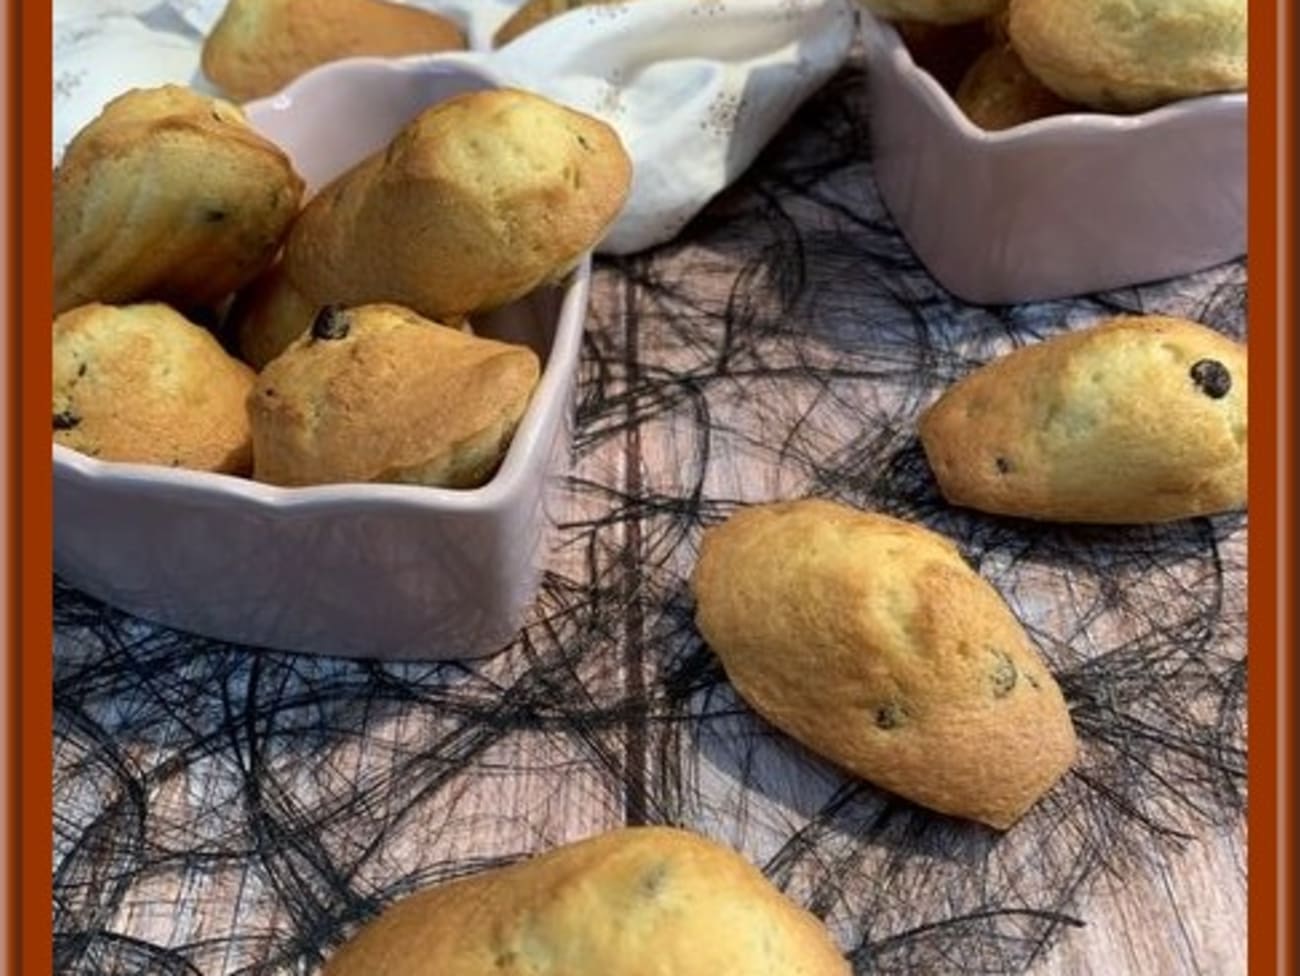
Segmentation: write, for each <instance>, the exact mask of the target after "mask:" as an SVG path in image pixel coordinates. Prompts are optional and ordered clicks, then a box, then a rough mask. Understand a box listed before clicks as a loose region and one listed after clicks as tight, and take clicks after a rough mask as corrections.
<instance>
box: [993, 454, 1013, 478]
mask: <svg viewBox="0 0 1300 976" xmlns="http://www.w3.org/2000/svg"><path fill="white" fill-rule="evenodd" d="M994 463H995V464H996V465H997V468H998V474H1010V473H1011V462H1010V461H1008V460H1007V459H1006V458H1004V457H1000V458H998V459H997V460H996V461H995V462H994Z"/></svg>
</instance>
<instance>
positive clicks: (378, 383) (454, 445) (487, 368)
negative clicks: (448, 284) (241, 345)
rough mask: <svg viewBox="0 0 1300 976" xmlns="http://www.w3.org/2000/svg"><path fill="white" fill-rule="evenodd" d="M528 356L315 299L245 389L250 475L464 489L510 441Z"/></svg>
mask: <svg viewBox="0 0 1300 976" xmlns="http://www.w3.org/2000/svg"><path fill="white" fill-rule="evenodd" d="M539 374H540V364H539V361H538V358H537V355H536V354H535V353H534V352H533V351H532V350H531V349H528V348H525V347H524V346H516V345H511V344H509V343H504V342H496V341H494V340H491V339H482V338H478V337H475V336H472V335H466V334H465V333H463V332H461V331H459V330H457V329H452V328H448V327H446V326H443V325H439V324H437V323H435V322H430V321H427V320H426V319H423V318H421V317H420V316H418V315H416V314H415V313H414V312H411V311H410V310H408V309H405V308H400V307H398V306H395V305H367V306H361V307H358V308H351V309H342V308H338V307H333V306H327V307H325V308H323V309H322V310H321V311H320V312H319V313H318V314H317V315H316V318H315V320H314V322H313V323H312V325H311V329H310V331H309V332H307V333H306V334H304V335H302V336H300V337H299V338H298V339H296V340H295V341H294V342H293V343H292V344H291V345H290V346H289V348H288V349H286V350H285V351H284V352H283V353H281V354H280V355H279V356H278V357H276V358H275V359H274V360H273V361H272V362H271V363H270V364H269V365H268V366H267V367H266V368H265V369H264V370H263V371H262V372H261V374H260V375H259V376H258V379H257V386H256V388H255V389H254V390H253V393H252V395H251V396H250V398H249V411H250V415H251V420H252V429H253V456H254V477H255V478H256V479H257V480H259V481H265V482H269V483H272V484H277V485H313V484H329V483H339V482H403V483H408V484H423V485H433V486H439V487H447V488H473V487H477V486H478V485H481V484H483V483H484V482H485V481H487V479H488V478H490V477H491V475H492V474H493V472H494V471H495V470H496V468H497V466H498V465H499V464H500V462H501V459H502V458H503V457H504V455H505V452H506V449H507V448H508V447H509V445H510V440H511V437H512V436H513V434H514V430H515V427H516V425H517V424H518V423H519V419H520V417H521V416H522V415H523V412H524V410H525V409H526V408H527V406H528V403H529V401H530V400H531V398H532V394H533V390H534V388H535V387H536V385H537V381H538V377H539Z"/></svg>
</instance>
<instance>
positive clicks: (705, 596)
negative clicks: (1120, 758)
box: [691, 500, 1076, 828]
mask: <svg viewBox="0 0 1300 976" xmlns="http://www.w3.org/2000/svg"><path fill="white" fill-rule="evenodd" d="M691 584H692V589H693V590H694V593H695V600H696V617H695V619H696V623H697V624H698V625H699V628H700V631H701V633H703V635H704V638H705V640H706V641H708V643H709V646H710V647H711V648H713V650H714V652H715V653H716V654H717V655H718V657H719V658H720V659H721V660H722V665H723V667H724V668H725V670H726V672H727V677H728V678H729V679H730V681H731V683H732V684H733V685H734V686H735V688H736V691H737V692H738V693H739V694H740V696H741V697H742V698H743V699H744V700H745V701H746V702H748V703H749V704H750V705H751V706H752V707H753V708H754V710H755V711H757V712H758V713H759V714H760V715H762V716H763V717H764V718H766V719H767V720H768V721H769V722H771V723H772V724H773V725H775V726H776V727H777V728H779V729H781V730H782V731H784V732H786V733H787V734H788V735H790V736H792V737H793V738H795V739H797V740H798V741H800V742H802V743H803V744H804V745H806V746H807V747H808V748H810V749H812V750H813V751H814V752H817V753H819V754H820V755H823V756H825V757H827V758H828V759H831V760H833V761H834V762H836V763H838V764H839V765H840V766H842V767H844V768H845V769H847V770H849V771H850V772H853V773H856V774H857V775H859V776H861V777H863V778H864V779H867V780H870V781H871V782H872V783H875V784H876V785H878V786H880V787H883V788H884V789H887V790H890V791H892V792H894V793H897V794H898V795H900V796H903V797H906V798H907V799H909V800H912V801H914V802H916V803H919V804H921V805H922V806H926V807H929V808H931V809H934V810H938V811H940V812H943V813H947V814H952V815H954V816H959V817H968V818H970V819H973V820H978V821H981V822H983V823H986V824H989V825H991V826H993V827H997V828H1007V827H1009V826H1011V825H1012V824H1013V823H1015V821H1016V820H1018V819H1019V818H1020V816H1021V815H1022V814H1024V813H1025V811H1026V810H1028V809H1029V807H1030V806H1031V805H1032V804H1033V803H1034V802H1035V801H1036V800H1037V799H1038V798H1039V797H1040V796H1042V795H1043V794H1044V793H1045V792H1046V791H1047V790H1048V789H1050V788H1051V786H1052V785H1053V784H1054V783H1056V781H1057V780H1058V779H1060V777H1061V776H1062V775H1063V774H1064V772H1065V771H1066V769H1067V768H1069V766H1070V764H1071V763H1072V762H1073V761H1074V757H1075V752H1076V742H1075V736H1074V729H1073V726H1072V725H1071V724H1070V716H1069V713H1068V712H1067V711H1066V707H1065V701H1064V699H1063V698H1062V696H1061V692H1060V689H1059V688H1058V687H1057V684H1056V682H1055V681H1054V680H1053V678H1052V676H1051V674H1050V673H1048V671H1047V669H1046V668H1045V667H1044V666H1043V663H1042V662H1041V661H1040V660H1039V658H1038V655H1037V654H1036V653H1035V651H1034V648H1033V646H1032V645H1031V644H1030V642H1029V638H1028V637H1027V636H1026V634H1025V632H1024V629H1023V628H1022V627H1021V626H1020V624H1019V623H1018V622H1017V621H1016V619H1015V617H1014V616H1013V615H1012V613H1011V610H1010V609H1009V608H1008V607H1007V605H1006V603H1004V602H1003V600H1002V598H1001V597H1000V596H999V595H998V593H997V591H996V590H994V589H993V587H992V586H990V585H989V584H988V583H986V582H985V581H984V580H983V579H982V578H981V577H980V576H978V575H977V574H976V573H975V572H974V571H973V570H971V568H970V567H969V566H968V565H967V564H966V563H965V561H964V560H963V559H962V557H961V555H960V554H959V553H958V551H957V549H956V547H955V546H954V545H953V544H952V543H951V542H949V541H948V540H947V539H945V538H944V537H942V536H939V535H936V534H935V533H933V532H930V531H929V530H927V529H924V528H921V527H920V526H916V525H911V524H909V523H906V522H900V521H898V520H896V519H892V518H887V517H885V516H882V515H874V514H870V513H867V512H861V511H858V510H856V509H853V508H850V507H848V506H846V505H841V504H837V503H834V502H828V501H818V500H804V501H795V502H783V503H777V504H768V505H758V506H754V507H751V508H746V509H742V510H740V511H739V512H737V513H736V514H734V515H733V516H732V517H731V518H730V519H728V520H727V521H726V522H725V523H724V524H722V525H720V526H717V527H715V528H712V529H709V530H708V531H706V532H705V534H704V541H703V544H702V547H701V551H700V557H699V561H698V563H697V564H696V567H695V574H694V577H693V579H692V581H691Z"/></svg>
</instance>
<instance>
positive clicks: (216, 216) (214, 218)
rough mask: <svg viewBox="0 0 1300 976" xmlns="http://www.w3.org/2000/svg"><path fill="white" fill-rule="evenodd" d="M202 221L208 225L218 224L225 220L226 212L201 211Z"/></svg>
mask: <svg viewBox="0 0 1300 976" xmlns="http://www.w3.org/2000/svg"><path fill="white" fill-rule="evenodd" d="M203 219H204V220H205V221H207V222H208V223H209V224H219V223H221V222H222V221H223V220H225V219H226V212H225V211H224V210H205V211H203Z"/></svg>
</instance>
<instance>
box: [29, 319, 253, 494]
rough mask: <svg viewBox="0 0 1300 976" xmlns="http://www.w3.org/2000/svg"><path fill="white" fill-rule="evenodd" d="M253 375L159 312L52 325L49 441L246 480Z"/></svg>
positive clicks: (183, 322)
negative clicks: (51, 434) (240, 476)
mask: <svg viewBox="0 0 1300 976" xmlns="http://www.w3.org/2000/svg"><path fill="white" fill-rule="evenodd" d="M252 388H253V371H252V370H250V369H249V368H248V367H247V366H245V365H244V364H243V363H241V362H239V361H238V360H236V359H233V358H232V357H230V356H228V355H226V352H225V350H223V349H222V348H221V346H220V345H219V344H218V343H217V340H216V339H214V338H213V337H212V334H211V333H209V332H208V331H207V330H206V329H203V328H201V327H200V326H197V325H194V324H193V323H191V322H190V321H188V320H187V319H186V318H185V317H184V316H182V315H181V314H180V313H178V312H176V311H174V310H173V309H171V308H169V307H168V306H166V305H160V304H144V305H129V306H126V307H124V308H114V307H112V306H109V305H97V304H96V305H85V306H82V307H81V308H76V309H73V310H71V311H69V312H64V313H63V314H62V315H60V316H59V317H58V318H56V319H55V320H54V441H55V443H56V444H62V445H63V446H64V447H69V448H72V449H73V450H74V451H80V452H81V453H83V454H88V455H91V456H92V457H97V458H100V459H101V460H104V461H132V462H137V463H142V464H162V465H167V466H169V467H180V468H193V469H196V470H200V471H219V472H225V473H229V474H246V473H247V472H248V471H249V469H250V468H251V466H252V441H251V438H250V435H249V427H248V411H247V406H246V404H247V400H248V393H249V391H250V390H251V389H252Z"/></svg>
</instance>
